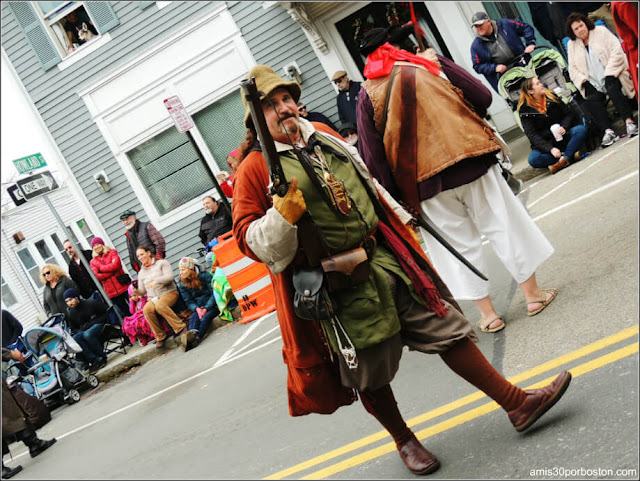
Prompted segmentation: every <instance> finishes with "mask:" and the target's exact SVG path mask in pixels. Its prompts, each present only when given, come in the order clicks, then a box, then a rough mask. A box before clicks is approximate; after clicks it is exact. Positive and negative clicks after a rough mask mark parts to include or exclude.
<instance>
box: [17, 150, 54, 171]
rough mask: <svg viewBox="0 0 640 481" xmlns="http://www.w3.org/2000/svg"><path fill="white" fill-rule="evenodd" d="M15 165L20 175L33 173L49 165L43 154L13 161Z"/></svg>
mask: <svg viewBox="0 0 640 481" xmlns="http://www.w3.org/2000/svg"><path fill="white" fill-rule="evenodd" d="M13 165H15V166H16V169H18V173H19V174H24V173H26V172H31V171H32V170H35V169H39V168H40V167H44V166H46V165H47V163H46V162H45V161H44V157H43V156H42V154H33V155H29V156H28V157H22V158H21V159H16V160H14V161H13Z"/></svg>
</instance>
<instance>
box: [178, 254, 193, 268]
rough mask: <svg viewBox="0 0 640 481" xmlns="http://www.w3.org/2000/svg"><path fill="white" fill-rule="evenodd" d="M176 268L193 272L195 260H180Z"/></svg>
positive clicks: (184, 258)
mask: <svg viewBox="0 0 640 481" xmlns="http://www.w3.org/2000/svg"><path fill="white" fill-rule="evenodd" d="M178 267H186V268H187V269H191V270H195V267H196V260H195V259H194V258H192V257H183V258H182V259H180V264H178Z"/></svg>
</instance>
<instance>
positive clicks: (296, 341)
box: [233, 65, 571, 474]
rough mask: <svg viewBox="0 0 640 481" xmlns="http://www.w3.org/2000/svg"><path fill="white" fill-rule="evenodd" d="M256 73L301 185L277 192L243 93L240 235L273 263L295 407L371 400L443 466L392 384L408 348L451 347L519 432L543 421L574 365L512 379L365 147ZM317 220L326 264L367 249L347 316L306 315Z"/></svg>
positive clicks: (345, 304)
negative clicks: (308, 114)
mask: <svg viewBox="0 0 640 481" xmlns="http://www.w3.org/2000/svg"><path fill="white" fill-rule="evenodd" d="M247 78H248V79H251V78H255V83H256V87H257V90H258V92H259V94H260V96H261V105H260V107H261V109H262V112H263V113H264V117H265V121H266V125H267V127H268V131H269V134H270V135H271V137H272V138H273V141H274V144H275V150H276V151H277V154H278V158H279V161H280V163H281V166H282V170H283V172H284V174H285V177H286V179H287V181H288V182H290V183H289V185H288V190H287V192H286V194H284V195H282V196H281V195H277V194H274V195H272V196H270V195H269V194H268V192H269V180H270V179H269V169H268V168H267V165H266V163H265V157H264V156H263V154H262V151H261V150H260V147H258V146H257V133H256V129H255V126H254V121H253V119H252V117H251V115H250V109H249V107H248V104H247V100H246V99H245V97H244V96H243V102H245V108H246V109H247V111H246V115H245V126H246V127H247V129H248V131H247V138H246V140H245V142H244V143H243V144H242V146H241V148H240V150H241V153H240V155H239V157H240V158H241V161H240V164H239V167H238V170H237V172H236V179H235V183H234V201H233V221H234V222H233V233H234V237H235V238H236V240H237V242H238V245H239V248H240V250H241V251H242V252H243V253H244V254H245V255H247V256H248V257H250V258H252V259H255V260H257V261H259V262H263V263H264V264H266V265H267V267H268V268H269V270H270V276H271V282H272V285H273V288H274V293H275V300H276V308H277V312H278V321H279V324H280V330H281V334H282V340H283V357H284V362H285V364H286V365H287V391H288V401H289V412H290V414H291V415H292V416H301V415H305V414H309V413H320V414H330V413H332V412H334V411H335V410H336V409H337V408H339V407H340V406H343V405H348V404H351V403H352V402H354V401H355V400H356V399H357V395H359V397H360V400H361V401H362V403H363V405H364V407H365V409H366V410H367V411H368V412H369V413H370V414H372V415H373V416H374V417H375V418H376V419H377V420H378V421H379V422H380V423H381V424H382V425H383V426H384V428H385V429H386V430H387V431H388V432H389V433H390V435H391V436H392V437H393V439H394V441H395V443H396V446H397V448H398V451H399V454H400V457H401V459H402V460H403V461H404V463H405V464H406V466H407V467H408V469H410V470H411V471H412V472H414V473H416V474H428V473H431V472H433V471H435V470H436V469H437V468H438V467H439V465H440V463H439V461H438V459H437V458H436V457H435V456H434V455H433V454H431V453H430V452H429V451H427V450H426V449H425V448H424V446H423V445H422V444H421V443H420V441H418V439H417V438H416V436H415V435H414V434H413V432H412V431H411V430H410V429H409V427H408V426H407V425H406V423H405V421H404V420H403V418H402V415H401V414H400V411H399V410H398V407H397V404H396V401H395V398H394V396H393V392H392V390H391V386H390V384H389V383H390V382H391V380H392V379H393V377H394V375H395V373H396V371H397V369H398V367H399V361H400V357H401V355H402V349H403V346H404V345H406V346H409V348H410V349H413V350H419V351H422V352H425V353H437V354H439V355H440V356H441V357H442V359H443V360H444V361H445V363H446V364H447V365H448V366H449V367H450V368H451V369H452V370H453V371H454V372H456V373H457V374H459V375H460V376H462V377H464V378H465V379H467V380H468V381H470V382H471V383H472V384H473V385H475V386H476V387H478V388H479V389H481V390H483V391H484V392H485V393H487V394H488V395H489V396H490V397H492V398H493V399H494V400H496V401H497V402H498V403H499V404H500V405H501V406H502V407H503V409H505V410H506V411H507V412H508V414H509V418H510V420H511V422H512V423H513V424H514V426H515V427H516V430H518V431H522V430H524V429H526V428H528V427H529V426H530V425H531V424H533V422H535V421H536V420H537V419H538V418H539V417H540V416H541V415H542V414H543V412H546V410H548V409H549V408H550V407H551V406H552V405H553V404H555V402H556V401H557V400H558V399H560V397H561V396H562V394H563V393H564V391H565V390H566V388H567V387H568V385H569V382H570V379H571V375H570V374H569V373H568V372H563V373H562V374H561V375H560V376H558V378H557V379H556V380H554V382H553V383H552V384H551V385H549V386H546V387H544V388H542V389H539V390H533V391H527V392H525V391H523V390H522V389H520V388H518V387H516V386H514V385H513V384H511V383H509V382H508V381H506V380H505V379H504V378H503V377H502V376H501V375H500V374H499V373H498V372H497V371H496V370H495V369H494V368H493V367H492V366H491V364H489V362H488V361H487V360H486V359H485V357H484V356H483V354H482V353H481V351H480V350H479V349H478V348H477V347H476V346H475V344H474V341H476V340H477V337H476V335H475V333H474V332H473V328H472V327H471V325H470V324H469V322H468V321H467V319H466V318H465V317H464V315H463V314H462V313H461V310H460V307H459V306H458V304H457V303H456V302H455V300H454V299H453V298H452V297H451V294H450V292H449V290H448V289H447V287H446V286H445V285H444V283H443V282H442V281H441V280H440V278H439V277H438V275H437V273H436V272H435V270H434V269H433V267H432V266H431V265H430V263H429V261H428V259H427V258H426V256H425V254H424V251H423V250H422V249H421V247H420V244H419V242H418V239H417V236H416V235H415V232H414V231H413V230H412V229H411V228H410V227H409V226H408V225H407V224H410V223H411V222H412V220H413V218H412V217H411V215H410V214H408V213H407V212H406V211H405V210H404V209H403V208H402V207H401V206H400V205H399V204H398V203H397V202H396V201H395V200H394V199H393V198H392V197H391V196H390V195H389V194H388V192H387V191H386V190H385V189H384V188H383V187H382V186H381V185H380V184H379V183H378V182H377V181H375V180H374V179H373V178H372V177H371V175H370V173H369V172H368V170H367V168H366V166H365V165H364V163H363V161H362V159H361V158H360V156H359V155H358V152H357V150H356V149H354V148H353V147H352V146H350V145H349V144H347V143H346V142H344V141H343V140H342V139H341V138H340V136H339V135H338V134H337V133H336V132H335V131H333V130H331V129H330V128H329V127H327V126H326V125H323V124H320V123H311V122H308V121H306V120H304V119H300V118H299V114H298V109H297V106H296V102H297V101H298V100H299V98H300V94H301V89H300V86H299V85H298V84H297V83H295V82H287V81H285V80H283V79H282V78H281V77H279V76H278V75H277V74H276V73H275V72H274V71H273V69H271V68H270V67H268V66H266V65H258V66H256V67H254V68H253V69H251V71H250V72H249V73H248V75H247ZM260 140H261V143H262V144H264V143H265V141H264V139H260ZM263 147H264V145H263ZM268 150H269V149H267V151H268ZM309 217H310V218H311V219H312V220H313V224H314V228H315V229H316V232H317V233H318V234H317V235H316V238H322V239H323V240H322V248H323V249H326V250H328V251H329V256H328V257H326V258H324V259H322V262H321V264H322V265H324V264H325V261H327V260H329V261H336V260H337V259H340V258H342V256H343V255H348V254H352V253H354V252H359V249H360V248H364V249H365V251H366V258H367V261H366V263H367V266H368V276H365V277H364V278H363V279H360V280H359V283H357V284H356V283H355V282H354V283H353V285H351V286H350V287H348V288H345V289H341V290H338V291H334V292H331V293H330V296H331V298H332V300H333V302H334V303H335V306H336V308H335V311H334V313H333V314H331V315H329V316H328V318H327V319H324V318H323V319H321V320H319V321H315V320H307V319H303V318H301V317H299V316H298V315H297V314H296V311H295V310H294V304H293V299H294V295H295V294H296V293H295V289H294V285H293V278H294V274H296V275H297V272H299V271H300V270H301V269H302V268H307V267H309V265H310V264H312V263H311V261H310V259H311V258H313V255H307V254H308V252H306V251H307V250H308V249H309V247H310V243H309V242H308V239H307V238H306V237H305V236H304V234H305V232H304V231H307V230H308V229H309V224H308V222H307V221H308V218H309ZM303 219H307V220H305V221H304V222H305V223H304V224H303ZM301 226H302V227H301ZM300 239H304V240H303V241H302V242H300ZM330 264H331V262H327V265H330ZM311 267H315V265H311ZM353 272H355V270H354V271H353ZM327 276H328V274H327ZM327 278H328V277H327ZM297 312H300V311H297Z"/></svg>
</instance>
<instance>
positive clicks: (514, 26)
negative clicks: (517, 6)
mask: <svg viewBox="0 0 640 481" xmlns="http://www.w3.org/2000/svg"><path fill="white" fill-rule="evenodd" d="M471 24H472V25H473V26H474V27H475V29H476V35H477V36H476V38H475V39H474V41H473V43H472V44H471V62H472V64H473V69H474V70H475V71H476V72H478V73H481V74H482V75H484V76H485V77H486V78H487V80H488V81H489V83H490V84H491V86H492V87H493V88H494V90H495V91H496V92H497V91H498V78H499V76H500V75H502V74H503V73H505V72H506V71H507V64H509V63H510V62H513V60H515V59H516V57H518V55H522V54H523V53H526V54H529V53H531V52H533V49H534V48H535V47H536V37H535V32H534V30H533V27H532V26H531V25H529V24H528V23H525V22H523V21H521V20H511V19H509V18H501V19H498V20H497V21H494V20H491V19H490V18H489V16H488V15H487V14H486V13H485V12H477V13H475V14H474V15H473V17H472V18H471ZM520 37H524V39H525V42H526V46H525V45H523V44H522V40H520ZM525 61H528V59H526V60H525Z"/></svg>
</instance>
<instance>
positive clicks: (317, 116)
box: [306, 112, 338, 132]
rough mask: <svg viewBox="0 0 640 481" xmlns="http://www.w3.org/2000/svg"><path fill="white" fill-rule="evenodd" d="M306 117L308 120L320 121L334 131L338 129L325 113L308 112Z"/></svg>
mask: <svg viewBox="0 0 640 481" xmlns="http://www.w3.org/2000/svg"><path fill="white" fill-rule="evenodd" d="M306 118H307V120H308V121H309V122H322V123H323V124H325V125H328V126H329V127H331V128H332V129H333V130H335V131H336V132H337V131H338V129H337V127H336V126H335V125H333V122H331V120H329V119H328V118H327V116H326V115H324V114H321V113H320V112H309V113H308V114H307V117H306Z"/></svg>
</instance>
